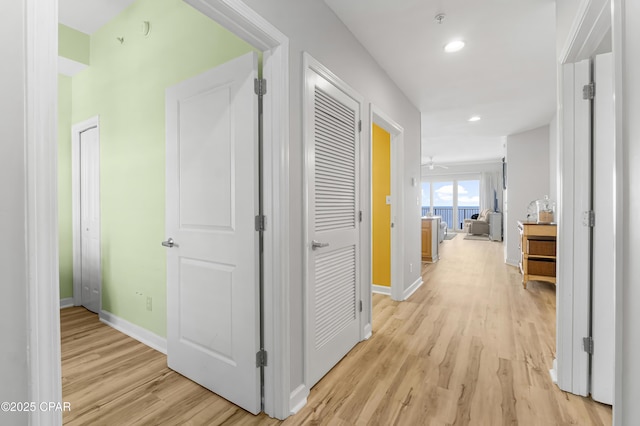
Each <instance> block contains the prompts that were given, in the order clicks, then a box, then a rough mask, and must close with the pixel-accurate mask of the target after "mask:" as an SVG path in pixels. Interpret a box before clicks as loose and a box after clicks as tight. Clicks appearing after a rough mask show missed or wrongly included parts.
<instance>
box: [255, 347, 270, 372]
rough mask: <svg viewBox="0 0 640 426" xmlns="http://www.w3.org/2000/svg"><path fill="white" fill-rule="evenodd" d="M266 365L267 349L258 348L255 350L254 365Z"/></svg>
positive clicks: (258, 366)
mask: <svg viewBox="0 0 640 426" xmlns="http://www.w3.org/2000/svg"><path fill="white" fill-rule="evenodd" d="M266 366H267V351H265V350H264V349H260V350H259V351H258V352H256V367H257V368H260V367H266Z"/></svg>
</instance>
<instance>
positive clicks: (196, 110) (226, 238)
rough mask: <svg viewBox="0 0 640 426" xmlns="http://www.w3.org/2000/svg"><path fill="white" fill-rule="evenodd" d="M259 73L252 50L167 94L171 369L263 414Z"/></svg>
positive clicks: (184, 82)
mask: <svg viewBox="0 0 640 426" xmlns="http://www.w3.org/2000/svg"><path fill="white" fill-rule="evenodd" d="M256 76H257V56H256V54H255V53H249V54H247V55H244V56H242V57H240V58H237V59H234V60H232V61H230V62H227V63H225V64H223V65H220V66H218V67H216V68H214V69H212V70H210V71H207V72H205V73H203V74H200V75H198V76H196V77H193V78H190V79H188V80H186V81H183V82H181V83H179V84H177V85H175V86H173V87H170V88H168V89H167V92H166V119H167V160H166V161H167V163H166V168H167V170H166V173H167V182H166V184H167V188H166V191H167V198H166V232H167V235H166V237H167V241H169V238H171V239H172V240H171V241H173V247H171V248H169V249H167V358H168V364H169V367H170V368H171V369H173V370H175V371H177V372H179V373H180V374H182V375H184V376H186V377H188V378H189V379H191V380H193V381H195V382H197V383H199V384H201V385H202V386H204V387H206V388H208V389H210V390H211V391H213V392H215V393H217V394H218V395H220V396H222V397H224V398H226V399H228V400H229V401H231V402H233V403H235V404H237V405H239V406H240V407H242V408H244V409H245V410H247V411H250V412H251V413H254V414H255V413H258V412H259V411H260V408H261V407H260V369H259V368H257V367H256V353H257V352H258V350H259V345H260V335H259V324H260V316H259V276H258V274H259V268H258V266H259V264H258V262H259V258H258V233H257V232H256V231H255V222H254V218H255V216H256V214H257V213H258V204H257V201H258V173H257V170H258V158H257V141H258V139H257V137H258V127H257V119H258V110H257V105H258V104H257V97H256V95H255V94H254V78H255V77H256ZM167 241H165V244H166V245H171V244H170V243H168V242H167Z"/></svg>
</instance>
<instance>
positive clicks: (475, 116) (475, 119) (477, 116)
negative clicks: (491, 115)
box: [469, 115, 482, 122]
mask: <svg viewBox="0 0 640 426" xmlns="http://www.w3.org/2000/svg"><path fill="white" fill-rule="evenodd" d="M481 119H482V117H480V116H479V115H474V116H473V117H471V118H469V121H471V122H473V121H480V120H481Z"/></svg>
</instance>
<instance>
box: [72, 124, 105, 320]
mask: <svg viewBox="0 0 640 426" xmlns="http://www.w3.org/2000/svg"><path fill="white" fill-rule="evenodd" d="M92 128H96V129H97V131H98V169H99V168H100V118H99V116H97V115H96V116H95V117H92V118H90V119H88V120H85V121H83V122H81V123H77V124H74V125H73V126H71V216H72V227H71V230H72V235H73V239H72V240H73V250H72V252H73V304H74V306H82V271H81V267H82V250H81V247H82V245H81V241H80V238H81V232H82V231H81V229H80V228H81V226H82V224H81V220H80V217H81V216H80V208H81V206H82V200H81V198H82V197H81V196H80V182H81V181H80V179H81V178H80V176H81V173H80V164H81V161H80V140H81V137H80V135H81V134H82V133H83V132H85V131H87V130H89V129H92ZM98 176H100V173H99V172H98ZM97 190H98V199H100V177H98V188H97ZM98 223H100V209H98ZM98 234H102V232H101V230H98ZM100 239H101V238H100ZM100 252H102V250H100ZM98 276H99V277H100V278H99V284H98V289H99V294H100V304H99V307H98V313H101V312H102V265H100V273H99V274H98Z"/></svg>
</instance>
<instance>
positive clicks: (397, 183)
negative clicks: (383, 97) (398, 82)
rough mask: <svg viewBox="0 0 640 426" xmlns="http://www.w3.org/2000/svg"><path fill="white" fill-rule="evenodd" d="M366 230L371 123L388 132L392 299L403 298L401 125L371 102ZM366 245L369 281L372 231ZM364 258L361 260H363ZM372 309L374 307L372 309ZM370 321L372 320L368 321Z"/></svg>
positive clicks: (370, 199) (371, 173)
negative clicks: (389, 138) (389, 148)
mask: <svg viewBox="0 0 640 426" xmlns="http://www.w3.org/2000/svg"><path fill="white" fill-rule="evenodd" d="M369 122H370V123H371V124H370V125H369V127H368V129H369V134H370V137H369V164H368V167H369V176H368V178H369V201H370V204H369V215H368V216H369V224H370V226H369V229H371V230H372V226H373V196H372V191H373V185H372V182H373V131H372V129H371V127H372V125H373V124H376V125H378V126H380V127H382V128H383V129H384V130H385V131H387V132H388V133H389V134H390V135H391V157H390V163H391V221H392V222H393V228H391V298H392V299H393V300H397V301H402V300H405V299H406V297H405V294H404V288H403V283H404V278H403V269H402V265H404V239H403V235H404V222H403V221H402V219H403V218H404V208H403V206H404V186H403V185H402V171H403V170H404V155H403V153H404V128H403V127H402V126H401V125H399V124H398V123H397V122H396V121H394V120H393V119H392V118H391V117H389V116H388V115H387V114H385V113H384V112H383V111H382V110H381V109H380V108H378V107H377V106H376V105H374V104H370V108H369ZM367 245H368V246H369V248H370V251H371V253H370V256H369V259H368V260H369V262H366V263H365V262H363V263H364V265H363V271H362V272H363V277H364V278H365V280H366V279H367V278H368V282H369V283H372V277H371V268H372V264H371V262H372V259H373V242H372V231H371V232H369V234H368V235H367V236H366V244H365V245H363V247H366V246H367ZM363 260H364V259H363ZM371 310H373V308H371ZM369 323H371V321H369Z"/></svg>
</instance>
